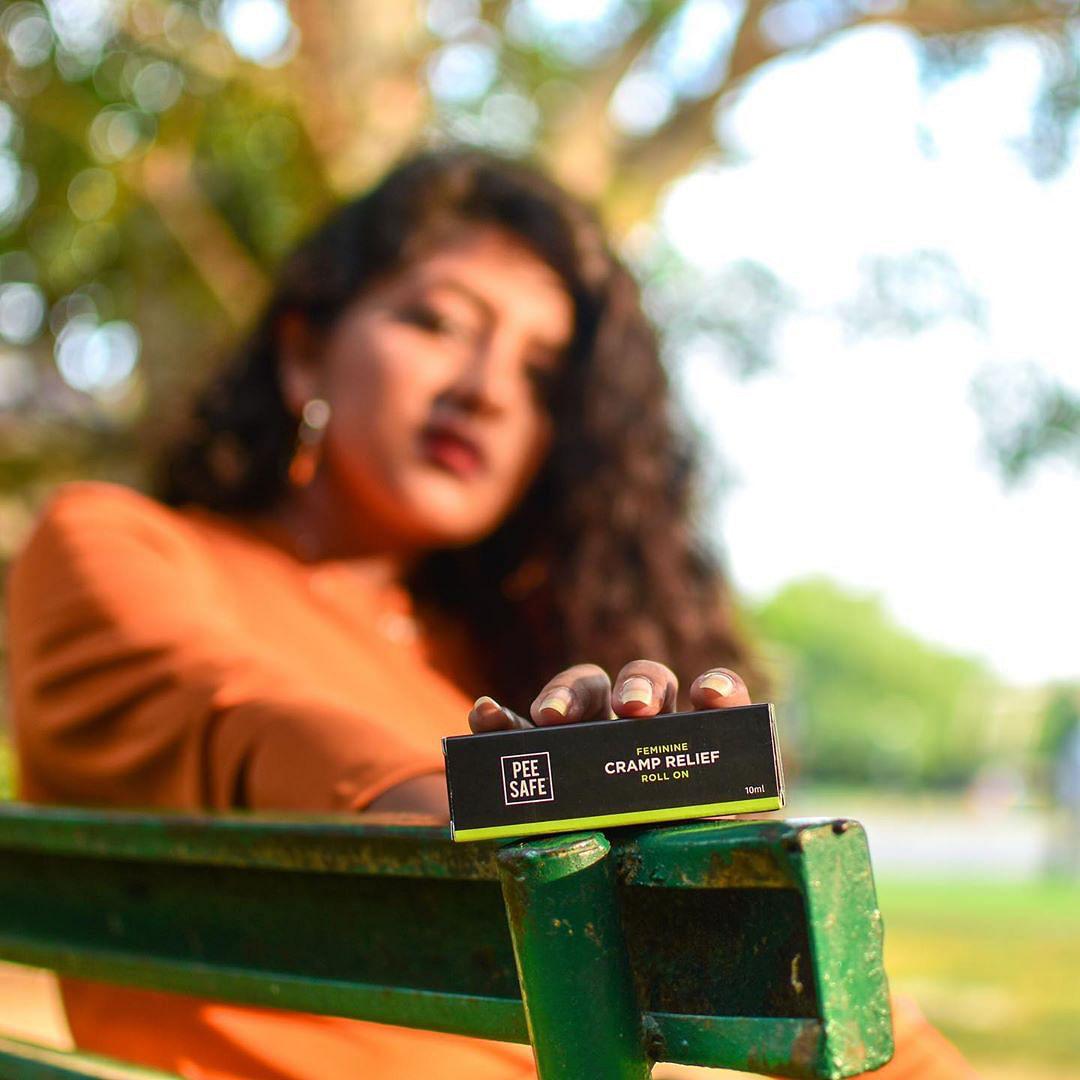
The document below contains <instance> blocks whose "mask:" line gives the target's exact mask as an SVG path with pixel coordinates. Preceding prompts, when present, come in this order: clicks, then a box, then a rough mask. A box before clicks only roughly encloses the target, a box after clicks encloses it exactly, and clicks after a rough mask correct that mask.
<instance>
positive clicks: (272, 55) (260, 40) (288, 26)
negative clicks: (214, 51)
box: [220, 0, 295, 65]
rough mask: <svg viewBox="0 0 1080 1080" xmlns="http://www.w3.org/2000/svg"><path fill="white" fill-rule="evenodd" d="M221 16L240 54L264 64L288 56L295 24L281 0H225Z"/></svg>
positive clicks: (271, 63)
mask: <svg viewBox="0 0 1080 1080" xmlns="http://www.w3.org/2000/svg"><path fill="white" fill-rule="evenodd" d="M220 19H221V28H222V29H223V30H224V31H225V36H226V37H227V38H228V39H229V44H230V45H232V47H233V48H234V49H235V50H236V53H237V55H238V56H242V57H243V58H244V59H245V60H253V61H254V62H255V63H257V64H265V65H274V64H276V63H280V62H281V61H282V60H283V59H285V58H287V47H288V45H289V40H290V37H291V36H292V35H293V34H294V33H295V27H294V26H293V24H292V20H291V19H290V18H289V11H288V8H287V7H286V6H285V4H283V3H282V2H281V0H225V2H224V3H223V4H222V5H221V14H220Z"/></svg>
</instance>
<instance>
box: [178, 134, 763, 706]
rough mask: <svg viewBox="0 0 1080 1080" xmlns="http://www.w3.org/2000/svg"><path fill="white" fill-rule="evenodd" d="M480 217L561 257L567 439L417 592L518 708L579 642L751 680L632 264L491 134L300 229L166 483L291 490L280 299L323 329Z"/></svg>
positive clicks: (256, 494) (234, 504) (203, 490)
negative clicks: (376, 285) (493, 523)
mask: <svg viewBox="0 0 1080 1080" xmlns="http://www.w3.org/2000/svg"><path fill="white" fill-rule="evenodd" d="M469 223H477V224H494V225H498V226H500V227H502V228H504V229H506V230H508V231H510V232H511V233H513V234H514V235H515V236H517V237H519V238H520V239H521V240H523V241H524V242H525V243H526V244H527V245H528V246H529V247H530V248H531V249H532V250H533V251H534V252H535V253H536V254H537V255H538V256H539V257H540V258H541V259H543V260H544V261H545V262H546V263H547V264H548V265H550V266H551V267H552V268H553V269H554V270H555V271H556V273H558V274H559V276H560V277H561V279H562V281H563V282H564V284H565V286H566V288H567V290H568V292H569V294H570V297H571V299H572V301H573V305H574V312H575V328H574V334H573V340H572V342H571V344H570V348H569V356H568V362H567V363H566V365H565V366H564V368H563V373H562V374H561V376H560V378H559V382H558V385H557V386H556V388H555V390H554V393H553V397H552V401H551V410H552V415H553V417H554V419H555V428H556V432H555V437H554V441H553V445H552V448H551V450H550V453H549V455H548V458H547V460H546V462H545V464H544V466H543V467H542V469H541V471H540V473H539V474H538V476H537V478H536V480H535V481H534V482H533V485H532V487H531V488H530V490H529V491H528V492H527V493H526V495H525V496H524V498H523V499H522V501H521V502H520V504H519V505H518V506H517V507H516V508H515V509H514V510H513V512H512V513H511V514H510V515H509V517H508V518H507V519H506V520H504V521H503V523H502V524H501V525H500V526H499V527H498V528H497V529H496V531H495V532H493V533H492V534H491V535H489V536H488V537H486V538H484V539H483V540H481V541H480V542H478V543H476V544H473V545H472V546H469V547H465V548H459V549H452V550H449V549H448V550H439V551H435V552H433V553H431V554H430V555H429V556H427V557H426V558H425V559H424V560H423V562H422V563H421V564H420V565H419V566H418V567H417V568H416V569H415V572H414V574H413V576H412V578H411V580H410V582H409V585H410V588H411V590H412V592H413V595H414V596H415V597H416V599H417V600H418V602H420V603H424V604H430V605H432V606H434V607H435V608H437V609H438V610H439V611H440V612H442V613H444V614H448V615H450V616H451V617H452V618H453V619H455V620H456V621H457V622H458V623H459V624H462V625H463V626H464V628H465V630H466V632H467V634H468V635H469V637H470V640H471V643H472V645H473V646H474V652H475V654H476V656H477V657H478V658H479V660H480V661H481V668H482V674H483V675H484V677H485V684H484V687H483V689H484V690H485V692H489V693H491V694H493V695H494V696H495V697H497V698H498V699H499V700H500V701H503V702H504V703H506V704H509V705H511V706H513V707H515V708H517V709H519V710H523V709H525V708H526V707H527V705H528V703H529V701H531V700H532V698H533V696H534V695H535V694H536V692H537V691H538V690H539V689H540V687H541V686H542V685H543V683H544V682H545V681H546V680H547V679H548V678H550V677H551V676H552V675H553V674H555V673H556V672H557V671H559V670H561V669H562V668H564V667H567V666H569V665H570V664H571V663H576V662H580V661H583V660H590V661H595V662H596V663H598V664H600V665H601V666H603V667H605V668H606V669H607V670H608V671H611V672H612V674H614V672H615V671H617V670H618V668H620V667H621V666H622V664H623V663H625V662H626V661H627V660H630V659H634V658H635V657H649V658H651V659H657V660H660V661H662V662H665V663H667V664H669V665H670V666H671V667H672V668H673V669H674V670H675V672H676V674H677V675H678V676H679V678H680V682H681V683H682V685H683V686H684V687H685V686H686V685H688V682H689V680H690V679H691V678H693V677H694V676H695V675H696V674H698V673H699V672H701V671H703V670H705V669H706V668H708V667H711V666H714V665H717V664H726V665H730V666H733V667H737V668H738V669H739V670H740V671H741V672H742V673H744V674H745V675H748V676H749V677H750V680H751V682H752V683H753V681H754V678H755V672H756V665H755V664H754V662H753V658H752V656H751V655H750V654H749V651H748V649H747V647H746V644H745V643H744V641H743V640H742V637H741V636H740V634H739V633H738V631H737V629H736V627H735V625H734V620H733V613H732V605H731V600H730V595H729V589H728V586H727V584H726V583H725V580H724V578H723V576H722V574H721V573H720V571H719V568H718V566H717V564H716V561H715V559H714V557H713V556H712V555H711V553H710V552H709V550H708V549H707V547H706V546H705V545H704V544H703V543H701V541H700V538H699V537H698V535H697V532H696V530H695V528H694V526H693V521H692V512H693V505H692V503H693V497H694V494H695V492H694V481H695V475H696V472H695V468H694V454H693V446H692V440H691V439H690V438H689V436H688V434H687V429H686V426H685V425H684V424H682V423H681V422H680V421H679V419H678V418H677V417H676V416H675V414H674V411H673V406H672V403H671V399H670V395H669V393H668V386H667V379H666V376H665V372H664V369H663V367H662V365H661V363H660V360H659V354H658V347H657V341H656V335H655V333H654V331H653V329H652V327H651V326H650V324H649V322H648V320H647V318H646V316H645V314H644V312H643V311H642V307H641V303H640V298H639V294H638V289H637V285H636V283H635V281H634V279H633V277H632V276H631V275H630V273H629V272H628V270H627V269H626V267H625V266H623V265H622V263H621V262H620V261H619V260H618V259H617V258H616V257H615V256H614V255H613V254H612V252H611V250H610V249H609V246H608V244H607V242H606V239H605V236H604V232H603V230H602V228H601V226H600V224H599V223H598V221H597V219H596V218H595V217H594V215H593V214H592V213H591V212H590V211H589V210H588V209H587V208H585V207H584V206H582V205H581V204H580V203H578V202H577V201H576V200H574V199H573V198H571V197H570V196H569V195H568V194H567V193H566V192H564V191H563V190H561V189H560V188H559V187H558V186H557V185H556V184H554V183H553V182H552V181H550V180H549V179H547V178H546V177H545V176H544V175H542V174H541V173H540V172H538V171H536V170H534V169H532V168H530V167H527V166H525V165H522V164H520V163H517V162H513V161H510V160H507V159H504V158H502V157H499V156H497V155H494V154H491V153H488V152H485V151H479V150H475V149H468V148H461V147H455V148H450V149H441V150H431V151H425V152H422V153H419V154H415V155H413V156H411V157H409V158H407V159H406V160H405V161H403V162H402V163H401V164H399V165H398V166H397V167H396V168H395V169H393V170H392V171H391V172H390V173H389V174H388V175H387V176H386V177H385V178H384V179H383V180H382V181H381V182H380V183H379V184H378V185H377V186H376V187H375V188H373V189H372V190H371V191H369V192H368V193H367V194H365V195H362V196H360V197H359V198H356V199H354V200H352V201H350V202H348V203H346V204H345V205H343V206H341V207H340V208H339V209H337V210H336V211H335V212H333V213H332V214H331V216H330V217H329V218H328V219H327V220H326V221H325V222H324V223H323V224H322V225H321V226H320V227H319V228H317V229H316V230H315V231H314V232H313V233H312V234H311V235H310V236H308V237H307V238H306V239H305V240H304V241H303V242H302V243H301V244H300V245H299V247H298V248H297V249H296V250H295V251H294V253H293V254H292V255H291V256H290V257H289V258H287V259H286V261H285V263H284V265H283V266H282V267H281V269H280V272H279V275H278V278H277V282H276V287H275V289H274V292H273V295H272V297H271V299H270V301H269V303H268V305H267V307H266V310H265V311H264V313H263V315H262V317H261V319H260V320H259V322H258V324H257V325H256V327H255V329H254V331H253V332H252V333H251V335H250V336H249V338H248V340H247V341H246V342H245V343H244V344H243V345H242V346H241V348H240V349H239V350H238V351H237V353H236V354H235V356H234V358H233V360H232V362H231V363H230V364H228V366H227V367H226V368H225V369H224V370H223V371H222V372H221V374H220V375H219V376H218V377H217V379H216V380H215V381H214V382H213V383H212V384H211V385H210V386H209V387H208V388H207V389H206V390H205V391H204V392H203V393H202V395H201V396H200V397H199V398H198V399H197V401H196V406H195V410H194V415H193V422H192V424H191V425H190V427H189V429H188V430H187V431H186V432H185V433H184V435H183V436H181V437H180V438H179V439H178V440H176V441H175V442H174V443H173V445H172V446H171V447H169V448H168V449H167V450H166V453H165V454H164V457H163V459H162V462H161V468H160V473H159V483H158V494H159V496H160V497H161V498H162V499H163V501H165V502H166V503H169V504H171V505H183V504H196V505H200V506H203V507H206V508H208V509H211V510H214V511H217V512H219V513H223V514H227V515H232V516H245V515H250V514H257V513H260V512H265V511H267V510H270V509H271V508H272V507H274V506H275V505H276V504H277V503H279V501H280V500H281V499H282V498H283V497H284V495H285V493H286V492H287V490H288V486H287V485H288V480H287V472H288V466H289V460H290V457H291V455H292V452H293V448H294V445H295V441H296V427H297V422H296V419H295V418H294V417H293V416H292V415H291V414H290V413H289V410H288V409H287V408H286V405H285V402H284V400H283V397H282V393H281V389H280V386H279V382H278V374H277V361H278V357H277V348H278V327H279V324H280V320H281V318H282V316H283V315H285V314H286V313H290V312H291V313H298V314H300V315H301V316H302V317H303V319H304V320H305V322H306V323H307V325H308V326H310V327H313V328H315V329H317V330H320V329H321V330H325V329H326V328H328V327H329V326H331V325H332V324H333V322H334V321H335V320H336V319H337V317H338V316H339V315H340V313H341V312H342V311H343V310H344V309H345V308H346V307H347V306H348V305H349V303H350V302H351V301H352V300H353V299H355V297H356V296H357V295H358V294H359V293H361V292H362V291H363V290H364V289H365V288H368V287H370V285H371V284H372V283H373V282H374V281H375V280H376V279H377V278H379V277H381V276H383V275H385V274H387V273H389V272H392V271H394V270H396V269H398V268H400V267H401V266H403V265H404V264H406V263H407V262H409V261H410V260H413V259H415V258H417V257H418V255H419V254H422V253H423V252H424V251H425V250H429V249H430V248H431V246H432V245H433V244H435V243H437V242H438V240H439V238H440V237H441V236H444V235H446V233H447V232H448V231H449V230H451V229H460V228H461V226H462V225H463V224H469Z"/></svg>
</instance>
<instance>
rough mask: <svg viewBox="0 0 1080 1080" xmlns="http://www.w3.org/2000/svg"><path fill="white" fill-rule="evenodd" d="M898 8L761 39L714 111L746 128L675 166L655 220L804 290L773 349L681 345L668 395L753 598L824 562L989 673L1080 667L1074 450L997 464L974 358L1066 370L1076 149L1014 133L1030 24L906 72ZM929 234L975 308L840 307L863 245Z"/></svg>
mask: <svg viewBox="0 0 1080 1080" xmlns="http://www.w3.org/2000/svg"><path fill="white" fill-rule="evenodd" d="M918 75H919V73H918V59H917V56H916V54H915V52H914V50H913V48H912V46H911V43H910V40H909V39H908V37H907V36H906V35H905V34H903V33H902V32H900V31H898V30H894V29H890V28H876V29H872V30H864V31H857V32H852V33H849V34H846V35H844V36H843V37H841V38H838V39H837V40H836V42H835V43H833V44H832V45H831V46H829V47H828V48H826V49H824V50H822V51H820V52H818V53H816V54H814V55H812V56H810V57H808V58H804V59H798V60H795V61H784V62H782V63H777V64H773V65H771V66H770V67H769V68H768V69H766V70H765V71H764V72H763V73H762V74H761V75H760V77H759V78H758V79H757V80H756V81H755V82H754V84H753V85H752V86H751V87H750V88H749V89H748V90H747V91H746V92H745V94H744V95H743V96H742V98H741V99H740V101H739V103H738V104H737V105H736V106H735V107H734V108H733V109H732V110H729V111H728V112H727V114H726V115H725V119H724V121H723V123H724V129H723V133H724V135H725V137H726V139H727V140H728V141H729V142H730V143H731V144H732V145H734V146H735V147H736V148H737V151H738V153H737V155H736V156H737V160H736V162H735V163H732V164H710V165H707V166H705V167H704V168H702V169H701V170H699V171H698V172H696V173H694V174H692V175H691V176H689V177H687V178H685V179H684V180H683V181H681V182H679V183H678V184H676V185H674V186H673V187H672V188H671V190H670V191H669V193H668V195H667V197H666V199H665V201H664V203H663V204H662V207H661V211H660V216H659V219H658V220H659V224H660V227H661V228H662V230H663V231H664V232H665V233H666V235H667V236H668V238H669V239H670V240H671V241H672V242H673V243H674V244H675V245H676V246H677V247H678V248H679V250H680V251H681V252H682V253H683V254H684V255H685V256H686V257H687V258H688V259H689V260H691V261H692V262H694V263H695V264H697V265H699V266H700V267H702V269H704V270H715V269H717V268H718V267H721V266H722V265H724V264H725V263H727V262H730V261H732V260H735V259H740V258H748V259H754V260H756V261H758V262H760V263H763V264H764V265H766V266H768V267H769V268H771V269H772V270H773V271H774V272H775V273H776V274H777V275H778V276H779V277H780V278H781V279H782V280H783V281H784V282H785V283H786V284H787V285H788V286H789V287H790V288H791V289H792V290H793V291H794V294H795V296H796V298H797V305H796V310H795V312H794V314H793V315H792V317H790V318H789V319H788V320H787V322H786V324H785V326H784V329H783V332H782V333H781V335H780V338H779V341H778V344H777V349H776V364H775V367H774V368H773V370H771V371H770V372H768V373H767V374H764V375H760V376H757V377H753V378H750V379H748V380H739V379H736V378H734V377H732V376H731V375H730V374H729V373H728V372H727V371H726V370H725V369H724V368H723V365H719V364H717V362H716V360H715V358H714V357H712V356H706V355H702V356H693V355H691V356H689V357H685V358H684V359H683V361H682V362H681V365H680V369H679V370H680V381H681V389H682V392H683V395H684V397H685V399H686V401H687V403H688V405H689V407H690V409H691V412H692V413H693V414H694V416H695V419H696V421H697V424H698V426H699V428H700V429H701V430H702V432H703V433H704V435H705V437H706V440H707V442H708V444H709V446H710V447H711V448H712V451H713V453H714V454H715V455H719V456H720V457H722V459H723V461H724V463H725V468H726V469H727V470H728V471H730V472H731V473H732V474H733V476H734V484H733V486H732V488H731V489H730V491H729V492H728V494H727V495H726V497H724V498H723V499H722V500H720V501H719V502H718V504H717V506H716V507H715V508H714V512H713V514H712V526H713V530H714V533H715V535H716V536H717V538H718V539H719V542H720V544H721V547H722V549H723V551H724V552H725V555H726V561H727V564H728V566H729V569H730V571H731V573H732V576H733V578H734V580H735V582H736V584H737V586H738V587H739V588H740V589H741V590H742V591H743V592H744V593H745V594H746V595H748V596H749V597H751V598H754V599H759V598H764V597H766V596H767V595H769V594H770V593H771V592H772V591H774V590H775V589H777V588H778V587H780V586H781V585H783V583H784V582H786V581H789V580H792V579H795V578H799V577H802V576H806V575H812V574H824V575H827V576H829V577H831V578H832V579H834V580H835V581H837V582H839V583H841V584H844V585H846V586H849V587H851V588H852V589H854V590H857V591H859V592H863V593H871V594H875V595H878V596H880V597H881V598H882V600H883V601H884V603H885V606H886V608H887V609H888V611H889V612H890V613H891V614H892V615H893V616H894V618H895V619H896V620H897V621H898V622H900V623H901V624H902V625H904V626H906V627H908V628H909V629H911V630H912V631H914V632H915V633H917V634H918V635H919V636H921V637H923V638H925V639H926V640H929V641H932V642H936V643H938V644H941V645H943V646H945V647H947V648H948V649H950V650H952V651H956V652H960V653H964V654H967V655H971V656H975V657H978V658H980V659H983V660H984V661H986V662H987V663H988V664H989V665H990V666H991V667H992V668H993V669H994V670H995V671H997V672H998V673H999V674H1000V675H1001V676H1002V677H1003V678H1005V679H1006V680H1008V681H1010V682H1013V683H1017V684H1033V683H1037V682H1041V681H1043V680H1048V679H1063V678H1076V677H1078V676H1080V634H1078V633H1077V631H1078V630H1080V614H1078V613H1080V559H1078V552H1080V512H1078V509H1077V507H1078V499H1077V495H1078V493H1080V473H1078V472H1077V471H1076V470H1074V469H1069V468H1068V467H1067V466H1065V465H1055V464H1049V463H1048V464H1046V465H1044V466H1042V467H1041V468H1039V469H1038V470H1037V471H1036V472H1035V473H1034V474H1032V475H1031V476H1030V478H1029V479H1028V480H1027V481H1025V482H1022V483H1021V484H1020V485H1018V486H1017V487H1015V488H1011V489H1010V488H1007V487H1006V485H1005V483H1004V482H1003V480H1002V479H1001V478H1000V476H999V474H998V472H997V470H996V469H995V467H994V466H993V464H992V463H991V461H990V459H989V456H988V454H987V452H986V449H985V445H984V432H983V428H982V425H981V421H980V420H979V417H978V415H977V414H976V412H975V409H974V406H973V403H972V395H971V384H972V379H973V378H974V377H976V376H977V375H978V374H979V373H981V372H984V371H985V370H986V369H987V368H988V367H991V366H1000V365H1005V364H1020V363H1033V364H1037V365H1038V366H1039V368H1041V369H1042V370H1043V371H1046V372H1048V373H1052V374H1053V375H1054V376H1055V377H1057V378H1059V379H1061V380H1062V381H1064V382H1066V383H1067V384H1068V385H1070V386H1072V387H1073V388H1075V389H1080V362H1078V357H1077V354H1078V351H1080V349H1078V342H1080V333H1078V329H1080V328H1078V327H1077V307H1078V305H1077V300H1076V296H1077V287H1076V286H1077V282H1078V281H1080V214H1078V213H1077V208H1078V207H1080V166H1078V165H1073V166H1071V167H1069V169H1068V170H1067V171H1066V172H1065V174H1064V175H1062V176H1060V177H1059V178H1057V179H1055V180H1053V181H1052V182H1049V183H1041V182H1039V181H1036V180H1034V179H1033V178H1032V177H1031V175H1030V173H1029V171H1028V169H1027V167H1026V166H1025V164H1024V163H1023V162H1022V160H1021V159H1020V157H1019V156H1018V154H1017V153H1016V150H1015V140H1016V139H1018V138H1020V137H1022V136H1023V135H1024V134H1025V133H1026V132H1027V130H1028V125H1029V123H1030V115H1031V111H1030V110H1031V105H1032V103H1033V101H1034V96H1035V94H1036V92H1037V88H1038V82H1039V64H1038V57H1037V54H1036V52H1035V47H1034V46H1033V45H1032V43H1031V42H1030V41H1027V40H1025V39H1023V38H1018V37H1013V36H1011V35H1002V36H1001V37H1000V38H999V39H998V41H997V42H996V44H995V45H994V46H993V47H992V48H991V49H990V51H989V54H988V57H987V61H986V63H985V64H984V65H983V66H982V67H981V68H979V69H978V70H976V71H974V72H973V73H972V74H970V75H965V76H963V77H962V78H960V79H959V80H957V81H955V82H953V83H950V84H946V85H945V86H943V87H941V88H939V89H937V90H936V91H928V90H926V89H924V88H923V87H922V86H920V83H919V77H918ZM919 249H927V250H940V251H944V252H946V253H947V254H948V255H949V257H950V258H951V259H952V261H953V262H954V263H955V265H956V266H957V268H958V269H959V271H960V273H961V275H962V277H963V280H964V281H965V283H966V285H967V286H968V288H970V289H971V291H972V292H974V293H975V294H976V295H977V296H979V297H980V299H981V301H982V304H983V311H984V316H983V320H982V325H980V326H977V325H973V324H971V323H969V322H966V321H964V320H962V319H955V320H951V321H945V322H942V323H939V324H937V325H935V326H934V327H933V328H931V329H929V330H926V331H924V332H922V333H919V334H915V335H908V336H905V335H899V336H888V335H880V334H879V335H876V336H863V337H856V336H854V335H852V334H851V333H850V332H849V331H848V330H846V329H845V327H844V325H843V324H842V322H841V321H840V319H839V318H838V317H837V315H836V308H837V306H838V305H839V304H842V303H843V302H844V301H845V300H850V298H851V297H852V296H853V294H854V292H855V290H856V288H857V285H858V281H859V265H860V260H861V259H864V258H866V257H867V256H872V255H886V256H897V255H902V254H904V253H907V252H912V251H916V250H919Z"/></svg>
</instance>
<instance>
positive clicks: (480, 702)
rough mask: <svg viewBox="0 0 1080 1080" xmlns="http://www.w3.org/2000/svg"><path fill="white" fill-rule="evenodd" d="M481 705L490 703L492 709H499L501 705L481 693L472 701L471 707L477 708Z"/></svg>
mask: <svg viewBox="0 0 1080 1080" xmlns="http://www.w3.org/2000/svg"><path fill="white" fill-rule="evenodd" d="M481 705H490V706H491V707H492V708H493V709H501V708H502V706H501V705H500V704H499V703H498V702H497V701H496V700H495V699H494V698H490V697H488V696H487V694H482V695H481V696H480V697H478V698H477V699H476V700H475V701H474V702H473V708H474V709H479V708H480V706H481Z"/></svg>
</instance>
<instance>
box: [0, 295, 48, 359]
mask: <svg viewBox="0 0 1080 1080" xmlns="http://www.w3.org/2000/svg"><path fill="white" fill-rule="evenodd" d="M44 318H45V297H44V295H43V294H42V292H41V290H40V289H39V288H38V287H37V286H36V285H32V284H30V282H28V281H9V282H7V283H6V284H4V285H0V337H2V338H3V339H4V340H5V341H6V342H8V343H9V344H11V345H26V344H28V343H29V342H31V341H33V340H34V338H35V337H37V333H38V331H39V330H40V329H41V324H42V321H43V320H44Z"/></svg>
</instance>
